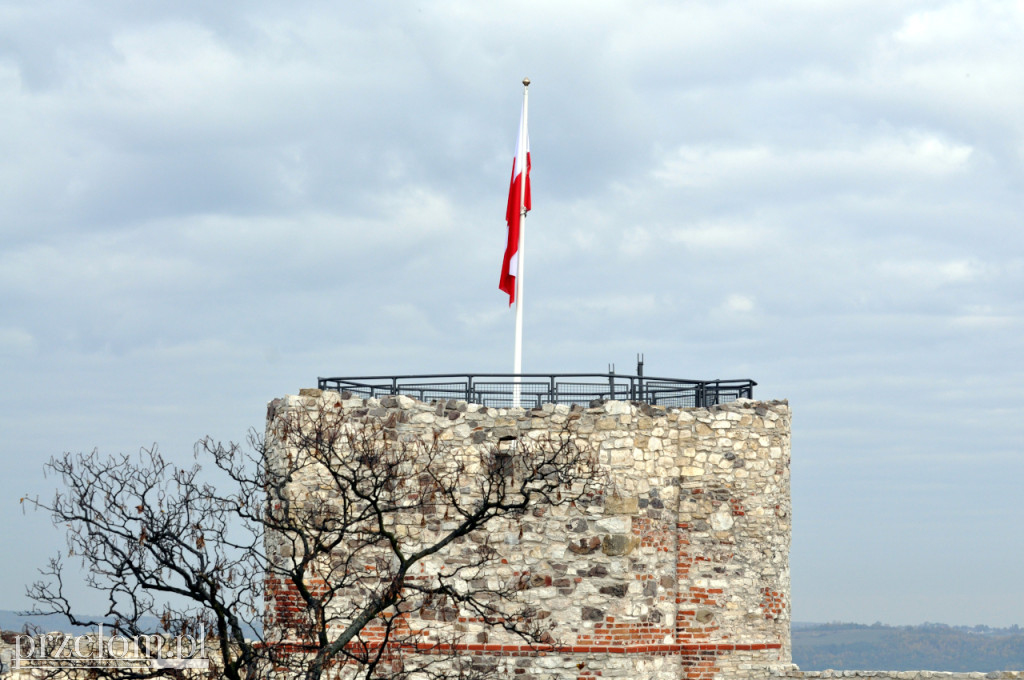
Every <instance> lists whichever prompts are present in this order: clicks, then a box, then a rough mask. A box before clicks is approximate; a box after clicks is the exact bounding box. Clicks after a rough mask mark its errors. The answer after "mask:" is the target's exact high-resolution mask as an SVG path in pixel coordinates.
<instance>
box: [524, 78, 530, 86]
mask: <svg viewBox="0 0 1024 680" xmlns="http://www.w3.org/2000/svg"><path fill="white" fill-rule="evenodd" d="M529 86H530V79H529V78H523V87H529Z"/></svg>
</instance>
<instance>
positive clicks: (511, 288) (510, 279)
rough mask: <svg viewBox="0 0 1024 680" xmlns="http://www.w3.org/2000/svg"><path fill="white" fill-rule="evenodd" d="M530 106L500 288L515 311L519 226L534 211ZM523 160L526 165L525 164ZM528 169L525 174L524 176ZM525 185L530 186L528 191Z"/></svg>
mask: <svg viewBox="0 0 1024 680" xmlns="http://www.w3.org/2000/svg"><path fill="white" fill-rule="evenodd" d="M525 113H526V102H525V101H524V102H523V112H522V113H520V114H519V137H518V139H517V140H516V155H515V157H514V158H513V159H512V181H511V182H509V187H508V207H507V208H506V210H505V222H507V223H508V243H507V244H506V245H505V259H504V261H503V262H502V263H501V280H500V281H499V282H498V288H500V289H501V290H503V291H505V292H506V293H508V304H509V306H510V307H511V306H512V303H513V302H515V301H516V273H517V272H518V267H519V226H520V224H521V221H522V218H523V213H525V212H526V211H527V210H529V209H530V135H529V133H528V132H527V131H526V122H525V120H524V118H525ZM523 159H526V162H525V163H523ZM524 167H525V172H523V170H524ZM523 182H525V183H526V188H525V191H524V189H523Z"/></svg>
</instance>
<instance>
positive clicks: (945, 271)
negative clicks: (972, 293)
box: [877, 259, 991, 287]
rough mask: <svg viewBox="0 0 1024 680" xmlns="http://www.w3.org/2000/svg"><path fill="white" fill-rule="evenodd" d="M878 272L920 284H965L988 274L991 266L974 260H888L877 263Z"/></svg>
mask: <svg viewBox="0 0 1024 680" xmlns="http://www.w3.org/2000/svg"><path fill="white" fill-rule="evenodd" d="M877 269H878V272H879V274H881V275H883V276H887V277H891V278H896V279H901V280H903V281H905V282H912V283H914V284H917V285H921V286H932V287H934V286H941V285H947V284H966V283H970V282H972V281H975V280H977V279H979V278H981V277H984V276H988V275H989V274H990V272H991V268H990V267H988V266H986V265H985V264H984V263H981V262H977V261H975V260H967V259H957V260H946V261H923V260H903V261H896V260H889V261H885V262H880V263H879V264H878V267H877Z"/></svg>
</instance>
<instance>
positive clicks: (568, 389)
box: [317, 372, 757, 408]
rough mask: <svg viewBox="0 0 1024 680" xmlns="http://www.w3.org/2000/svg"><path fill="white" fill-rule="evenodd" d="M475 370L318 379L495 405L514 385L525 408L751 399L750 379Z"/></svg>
mask: <svg viewBox="0 0 1024 680" xmlns="http://www.w3.org/2000/svg"><path fill="white" fill-rule="evenodd" d="M516 377H517V376H516V375H514V374H511V373H477V374H472V375H463V374H444V375H396V376H368V377H359V378H319V379H318V381H317V382H318V386H319V388H320V389H322V390H335V391H337V392H349V393H351V394H352V395H354V396H359V397H382V396H387V395H397V394H403V395H405V396H408V397H413V398H415V399H419V400H420V401H425V402H429V401H434V400H456V401H467V402H470V403H474V404H483V405H484V406H493V407H497V408H501V407H509V406H512V403H513V399H514V394H515V391H516V387H517V386H518V389H519V395H520V404H521V405H522V406H523V407H525V408H531V407H534V406H540V405H541V404H579V405H582V406H590V405H591V403H593V402H595V401H601V400H615V401H636V402H642V403H646V404H652V405H660V406H714V405H715V404H724V403H726V402H730V401H734V400H736V399H740V398H748V399H749V398H753V396H754V386H755V385H757V383H756V382H754V381H753V380H679V379H676V378H655V377H649V376H644V375H620V374H617V373H614V372H609V373H561V374H557V375H556V374H550V373H523V374H521V375H519V376H518V379H519V380H518V382H516Z"/></svg>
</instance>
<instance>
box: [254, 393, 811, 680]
mask: <svg viewBox="0 0 1024 680" xmlns="http://www.w3.org/2000/svg"><path fill="white" fill-rule="evenodd" d="M343 396H345V397H348V395H339V394H337V393H334V392H327V391H325V392H320V391H319V390H304V391H303V392H302V393H301V394H300V396H291V397H286V398H285V399H281V400H277V401H276V402H273V403H272V404H271V409H270V412H271V413H272V414H273V415H272V417H271V420H270V422H269V423H268V437H269V440H270V441H271V442H273V438H274V433H275V428H276V427H277V425H276V424H275V423H280V422H282V421H281V420H280V419H282V418H286V417H287V416H288V413H289V412H294V410H296V409H298V410H301V409H307V410H314V409H328V410H334V411H337V412H339V413H340V414H341V417H342V419H351V420H352V421H353V422H356V421H359V422H364V421H365V420H366V419H367V418H377V419H380V420H382V421H387V422H390V423H392V424H395V427H396V428H397V429H398V430H399V432H401V433H404V435H409V434H410V433H412V434H413V435H416V434H417V433H419V434H420V435H422V436H423V437H424V438H426V437H432V436H434V435H435V434H436V435H437V436H439V437H440V438H441V439H442V440H445V441H447V442H448V443H450V444H451V445H452V446H454V447H465V448H472V447H493V446H495V445H496V444H497V442H498V441H499V439H500V438H502V437H508V436H511V435H514V436H521V437H524V438H525V439H526V440H530V439H531V438H535V439H541V438H543V437H545V436H547V435H549V434H550V433H557V432H561V431H562V430H563V428H564V427H565V424H566V422H567V421H569V420H573V422H574V437H575V438H576V440H577V441H578V442H579V443H580V445H581V446H586V447H589V448H590V450H592V451H593V452H595V454H596V456H597V460H598V462H599V465H600V467H601V470H602V473H603V476H604V479H605V483H604V485H603V487H602V489H601V492H600V493H599V494H597V495H596V496H595V497H594V499H593V501H592V502H590V503H581V504H577V505H576V507H556V508H553V509H551V510H550V511H549V512H545V513H527V514H526V515H525V516H524V517H522V518H521V519H517V520H514V521H513V520H507V521H505V522H504V523H500V522H499V523H497V524H494V525H489V533H490V535H491V538H492V540H494V542H496V543H497V544H498V545H499V550H500V552H501V557H502V560H501V561H502V563H503V564H502V565H501V570H500V573H499V574H498V576H499V577H504V578H509V579H511V578H513V577H514V576H516V575H519V574H524V573H526V574H529V575H530V584H531V587H530V588H529V589H527V590H525V591H524V592H523V593H522V597H523V599H524V601H526V602H527V603H529V604H531V605H533V606H536V607H537V608H538V609H539V610H541V611H543V612H544V613H545V615H546V616H547V617H550V622H551V623H552V624H553V627H552V632H553V635H554V637H555V639H556V643H557V645H556V649H555V651H547V652H544V653H537V652H536V651H534V650H532V649H531V648H530V647H528V646H525V645H522V644H521V643H520V644H516V641H515V640H503V639H500V638H496V637H493V636H492V637H490V638H488V634H487V633H486V632H485V631H480V632H483V634H482V635H481V634H479V633H480V632H478V631H476V630H475V629H474V628H473V627H472V626H468V627H465V628H464V630H465V632H466V633H467V636H466V640H467V642H466V644H465V648H464V650H462V651H463V652H464V653H465V654H466V655H473V656H476V657H481V658H480V659H479V660H480V661H481V662H486V663H490V664H492V665H495V666H497V667H498V668H499V669H500V670H503V671H507V672H509V673H511V674H520V675H522V674H525V675H526V677H538V678H540V677H544V678H574V679H576V678H590V677H598V676H600V677H605V678H609V677H622V678H631V679H640V678H651V679H658V680H670V679H672V680H675V679H678V678H692V679H695V680H696V679H701V678H707V679H710V678H741V677H742V678H747V677H754V675H759V674H765V677H767V674H768V673H769V672H773V671H785V670H788V669H790V668H792V666H791V659H790V632H789V609H790V605H789V562H788V560H789V541H790V494H789V456H790V410H789V406H788V404H787V403H786V402H784V401H774V402H757V401H752V400H739V401H736V402H733V403H730V404H724V405H720V406H715V407H711V408H698V409H691V408H662V407H656V406H649V405H644V404H632V403H627V402H614V401H610V402H605V403H603V404H601V405H600V406H595V407H593V408H581V407H573V408H570V407H568V406H564V405H557V406H556V405H550V404H548V405H545V406H543V407H540V408H536V409H532V410H524V409H512V408H509V409H495V408H488V407H484V406H480V405H478V404H469V403H465V402H451V401H450V402H441V403H436V402H435V403H433V404H426V403H421V402H418V401H415V400H413V399H410V398H407V397H404V396H397V397H385V398H382V399H380V400H377V399H365V400H364V399H359V398H343ZM360 419H361V420H360ZM279 454H280V455H284V452H279ZM317 489H318V487H317V483H316V480H315V479H310V480H308V488H307V489H305V490H304V491H305V492H306V493H307V494H309V495H311V496H313V497H315V495H316V493H317ZM495 539H500V540H495ZM441 566H442V563H441V562H440V561H438V562H437V563H433V562H429V561H428V562H427V563H426V564H425V565H424V568H425V569H426V570H428V571H429V570H431V569H438V568H440V567H441ZM273 585H274V588H272V589H271V590H270V591H269V593H268V594H269V597H268V607H269V609H270V616H269V617H268V618H269V619H270V620H277V621H287V620H288V617H289V616H293V615H294V612H292V611H290V609H291V608H293V607H294V606H295V601H294V598H293V597H292V596H291V595H290V594H289V593H288V592H287V588H286V586H285V585H284V584H273ZM410 625H411V626H413V627H415V626H417V625H418V626H422V627H424V628H429V627H431V626H438V625H443V624H439V623H438V622H437V621H433V620H431V621H419V622H417V621H411V622H410Z"/></svg>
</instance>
